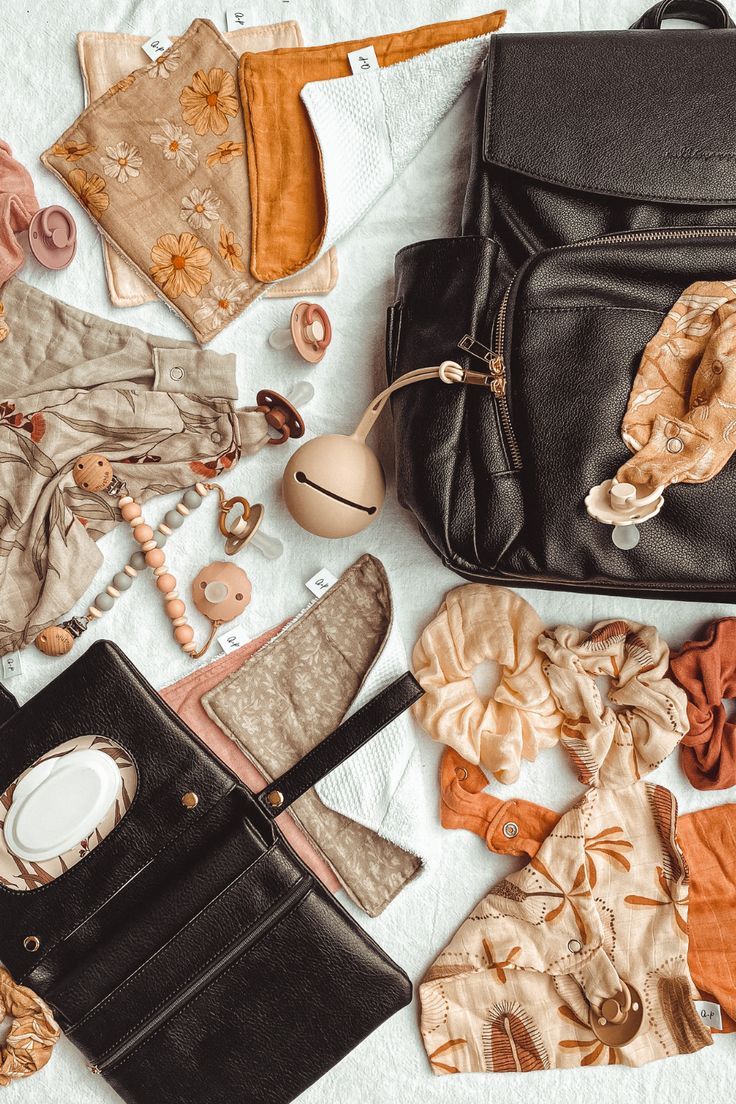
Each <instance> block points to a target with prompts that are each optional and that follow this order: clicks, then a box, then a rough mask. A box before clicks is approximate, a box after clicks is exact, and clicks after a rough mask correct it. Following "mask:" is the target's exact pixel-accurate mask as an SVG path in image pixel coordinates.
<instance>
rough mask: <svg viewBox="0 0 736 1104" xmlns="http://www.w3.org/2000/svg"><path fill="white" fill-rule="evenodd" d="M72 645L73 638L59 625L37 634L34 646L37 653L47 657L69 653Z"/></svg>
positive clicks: (51, 626)
mask: <svg viewBox="0 0 736 1104" xmlns="http://www.w3.org/2000/svg"><path fill="white" fill-rule="evenodd" d="M73 644H74V637H73V636H72V634H71V633H70V632H69V630H68V629H65V628H63V627H62V626H61V625H50V626H49V628H48V629H44V630H43V632H41V633H39V634H38V636H37V637H36V640H35V645H36V647H37V648H38V650H39V652H43V654H44V655H47V656H63V655H66V654H67V652H70V651H71V649H72V645H73Z"/></svg>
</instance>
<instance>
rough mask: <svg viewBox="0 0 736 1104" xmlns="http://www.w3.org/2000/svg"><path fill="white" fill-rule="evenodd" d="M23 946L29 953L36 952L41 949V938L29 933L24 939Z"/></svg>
mask: <svg viewBox="0 0 736 1104" xmlns="http://www.w3.org/2000/svg"><path fill="white" fill-rule="evenodd" d="M23 946H24V947H25V949H26V950H27V951H28V952H29V954H35V953H36V951H40V950H41V940H40V939H39V938H38V936H37V935H27V936H26V937H25V939H24V940H23Z"/></svg>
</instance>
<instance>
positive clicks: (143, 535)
mask: <svg viewBox="0 0 736 1104" xmlns="http://www.w3.org/2000/svg"><path fill="white" fill-rule="evenodd" d="M133 536H134V537H135V539H136V540H137V541H138V543H139V544H145V543H146V541H150V540H153V529H152V528H151V526H150V525H146V523H145V522H144V523H143V525H136V527H135V529H134V530H133Z"/></svg>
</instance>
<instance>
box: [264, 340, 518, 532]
mask: <svg viewBox="0 0 736 1104" xmlns="http://www.w3.org/2000/svg"><path fill="white" fill-rule="evenodd" d="M425 380H441V381H442V383H447V384H452V383H467V384H476V385H478V386H481V387H487V388H488V389H489V390H491V391H492V390H493V389H494V387H495V386H496V379H495V376H494V375H493V372H492V371H489V372H474V371H467V370H466V369H465V368H462V367H461V366H460V365H459V364H457V363H456V362H455V361H454V360H445V361H443V362H442V364H440V365H439V366H438V367H432V368H417V369H416V370H415V371H413V372H407V374H406V375H404V376H401V377H400V378H399V379H397V380H396V381H395V382H394V383H392V384H391V386H390V387H387V388H386V389H385V391H382V392H381V393H380V395H377V396H376V398H375V399H374V400H373V402H372V403H371V404H370V406H369V407H368V409H367V410H366V411H365V413H364V414H363V417H362V418H361V419H360V422H359V423H358V425H357V427H356V429H355V430H354V432H353V433H351V434H342V433H330V434H327V435H326V436H324V437H315V438H314V440H313V441H308V442H307V443H306V444H305V445H302V446H301V448H299V449H297V451H296V452H295V453H294V454H293V456H292V457H291V459H290V461H289V463H288V464H287V465H286V470H285V471H284V478H283V484H282V485H283V489H284V501H285V502H286V506H287V508H288V510H289V513H290V514H291V516H292V517H293V518H294V520H295V521H296V522H298V524H299V525H301V527H302V529H306V530H307V532H308V533H314V534H315V536H318V537H331V538H336V537H351V536H353V535H354V534H355V533H360V532H361V530H363V529H365V528H366V527H367V526H368V525H370V523H371V522H372V521H373V520H374V518H376V517H377V516H378V514H379V513H380V511H381V507H382V506H383V500H384V498H385V495H386V480H385V477H384V474H383V468H382V467H381V464H380V461H379V460H378V457H377V456H376V454H375V453H374V452H373V450H372V449H371V448H370V446H369V445H367V444H366V437H367V436H368V434H369V433H370V431H371V430H372V429H373V426H374V425H375V423H376V420H377V418H378V417H379V415H380V414H381V411H382V410H383V408H384V406H385V405H386V403H387V402H388V400H389V398H390V396H391V395H392V394H393V393H394V392H395V391H398V390H399V389H400V388H402V387H407V386H409V384H412V383H422V382H423V381H425Z"/></svg>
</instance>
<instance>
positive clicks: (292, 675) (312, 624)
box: [202, 556, 422, 916]
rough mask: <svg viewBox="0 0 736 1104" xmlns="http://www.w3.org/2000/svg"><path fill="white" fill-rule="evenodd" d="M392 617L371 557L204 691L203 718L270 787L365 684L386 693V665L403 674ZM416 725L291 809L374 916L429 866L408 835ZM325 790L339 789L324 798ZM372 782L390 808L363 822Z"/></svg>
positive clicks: (374, 744)
mask: <svg viewBox="0 0 736 1104" xmlns="http://www.w3.org/2000/svg"><path fill="white" fill-rule="evenodd" d="M392 620H393V618H392V609H391V595H390V591H389V587H388V579H387V577H386V573H385V571H384V568H383V565H382V564H381V563H380V562H379V561H378V560H376V559H374V558H373V557H372V556H363V557H362V558H361V559H360V560H358V562H357V563H355V564H354V565H353V566H352V567H351V568H349V569H348V570H347V571H346V572H345V573H344V574H343V575H342V577H341V578H340V580H339V581H338V582H337V583H336V584H335V585H334V586H333V588H332V589H331V590H330V591H329V592H328V593H327V594H325V595H324V596H323V597H322V598H321V599H320V600H319V601H318V602H316V603H314V604H313V605H312V606H310V607H308V609H307V610H306V612H304V613H303V614H302V615H301V616H299V617H298V618H297V619H296V620H295V621H293V622H292V623H291V624H290V625H289V626H287V628H286V629H285V630H284V631H283V632H282V633H281V634H280V635H279V636H277V637H275V638H274V639H273V640H272V641H271V642H270V643H268V644H266V645H265V646H264V647H263V648H261V649H260V651H258V652H256V654H255V655H254V656H253V657H252V658H251V659H249V660H248V662H247V663H245V664H244V665H243V666H242V667H241V668H240V669H239V670H238V671H236V672H234V673H233V674H232V675H230V676H229V677H228V678H226V679H225V680H224V682H222V683H221V684H220V685H219V686H217V687H215V688H214V689H213V690H211V691H209V692H208V693H207V694H205V695H204V696H203V697H202V705H203V707H204V709H205V712H206V713H207V714H208V715H209V716H210V717H211V719H212V720H213V721H214V722H215V723H216V724H217V725H218V726H219V727H220V728H221V729H222V731H223V732H225V733H226V734H227V735H228V736H229V737H230V738H231V739H232V740H234V741H235V743H236V744H237V745H238V747H239V748H240V749H241V750H242V751H244V752H245V754H246V755H247V756H248V758H249V759H250V760H251V762H253V763H254V764H255V766H256V767H257V768H258V770H259V771H260V772H261V774H262V775H263V776H264V777H265V778H267V779H268V780H269V781H271V780H272V779H274V778H277V777H278V776H279V775H281V774H283V773H284V772H285V771H287V770H288V769H289V768H290V767H292V766H294V764H295V763H296V762H297V761H298V760H299V759H301V758H303V756H305V755H307V754H308V753H309V752H310V751H311V750H312V749H313V748H314V747H315V746H316V745H317V744H319V743H320V742H321V741H322V740H323V739H324V738H325V737H326V736H328V735H329V734H330V733H331V732H332V731H333V730H334V729H335V728H337V726H338V725H339V724H340V722H341V721H342V720H343V718H344V716H345V714H346V712H347V711H348V709H349V708H350V707H351V705H353V704H354V703H355V699H356V696H357V695H358V694H359V692H360V691H361V689H362V688H363V687H364V686H366V687H369V694H368V696H370V697H372V696H374V695H375V693H377V692H379V690H380V689H382V688H383V687H382V685H380V684H379V685H377V686H375V687H373V686H370V682H371V680H372V679H374V678H375V677H376V675H380V673H381V665H382V664H384V667H385V670H386V673H387V677H388V681H392V680H393V678H395V677H396V675H397V672H396V671H390V672H389V671H388V668H387V667H386V664H385V655H386V651H387V649H388V647H389V644H390V635H391V631H392ZM399 668H400V669H399V670H398V674H400V673H401V671H402V670H405V669H406V663H405V659H402V660H399ZM410 723H411V722H410V720H409V717H408V715H407V714H405V715H403V716H402V717H401V718H399V719H398V721H396V722H394V723H393V725H391V726H388V727H387V729H385V730H384V732H383V733H380V734H379V735H378V736H375V737H374V738H373V740H371V741H369V743H368V744H367V745H366V747H365V748H362V749H361V750H360V751H359V752H357V753H356V755H354V756H353V757H352V761H351V760H348V762H347V763H343V764H342V766H340V767H338V768H336V770H334V771H333V772H332V773H331V774H330V775H328V776H327V779H324V780H323V782H322V783H319V784H318V787H317V788H316V789H312V790H308V791H307V792H306V793H305V794H303V795H302V797H300V798H298V800H297V801H295V802H294V804H293V805H292V807H291V813H292V815H293V817H294V819H295V820H296V821H297V823H298V824H299V825H300V827H301V828H302V830H303V831H304V832H305V834H306V835H307V836H308V837H309V839H310V840H311V842H312V843H313V844H314V846H315V847H316V848H317V850H318V852H319V853H320V855H321V856H322V857H323V858H324V859H325V860H326V861H327V863H328V865H329V866H330V867H331V869H332V870H333V871H334V873H335V874H336V876H337V878H338V880H339V882H340V884H341V885H342V887H343V888H344V889H345V890H346V892H347V893H348V895H349V896H350V897H351V898H352V900H353V901H355V903H356V904H357V905H358V906H359V907H360V908H362V909H363V910H364V911H365V912H367V913H368V915H369V916H376V915H378V913H380V912H381V911H382V910H383V909H385V908H386V906H387V905H388V904H390V902H391V901H392V900H393V899H394V897H395V896H396V894H397V893H398V892H399V891H400V890H401V889H402V888H403V887H404V886H405V885H406V884H407V882H409V881H410V880H411V879H412V878H413V877H414V876H415V875H416V874H417V873H418V872H419V871H420V869H421V868H422V858H421V857H420V855H419V854H417V853H416V851H415V849H414V848H415V846H416V844H415V842H414V840H412V839H411V838H410V837H411V831H412V828H414V829H415V830H416V825H417V823H418V822H420V821H421V814H422V809H421V794H420V793H419V792H418V791H419V790H420V789H421V784H419V786H417V779H416V775H415V771H416V770H418V755H417V754H416V748H415V744H414V738H413V735H412V733H411V731H410V729H409V728H408V726H409V725H410ZM361 756H362V757H363V758H362V761H361V759H360V758H359V757H361ZM356 779H357V781H356ZM325 782H331V783H332V788H331V789H328V790H327V792H325V790H324V788H323V787H324V783H325ZM371 783H379V784H382V786H383V787H384V790H385V793H386V797H387V805H388V808H387V809H382V810H381V812H380V813H379V815H378V816H377V817H376V818H375V819H373V818H371V817H370V815H368V816H367V815H366V814H369V813H370V806H371V792H373V791H374V790H375V786H374V787H373V791H372V790H371ZM369 791H371V792H369ZM402 791H403V792H402ZM407 794H411V795H412V797H413V798H414V799H415V800H416V803H417V807H416V810H414V809H411V811H408V807H407V803H406V797H407ZM341 798H342V800H341ZM336 806H337V808H336ZM415 814H416V815H415ZM366 821H368V824H367V823H366ZM379 821H380V823H379ZM369 824H370V825H372V826H369ZM379 828H380V831H379V830H378V829H379ZM418 849H419V848H418V847H416V850H418Z"/></svg>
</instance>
